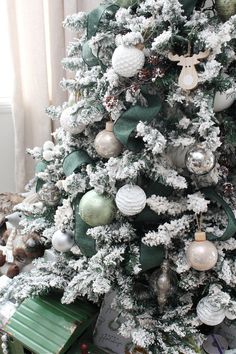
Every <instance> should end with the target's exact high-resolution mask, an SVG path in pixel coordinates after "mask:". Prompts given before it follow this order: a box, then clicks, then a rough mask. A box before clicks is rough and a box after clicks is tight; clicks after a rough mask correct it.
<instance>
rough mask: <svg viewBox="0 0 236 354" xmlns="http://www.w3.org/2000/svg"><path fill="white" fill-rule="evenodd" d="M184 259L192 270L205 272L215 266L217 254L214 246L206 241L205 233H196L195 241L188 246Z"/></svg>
mask: <svg viewBox="0 0 236 354" xmlns="http://www.w3.org/2000/svg"><path fill="white" fill-rule="evenodd" d="M186 257H187V261H188V263H189V265H190V266H191V267H192V268H193V269H196V270H199V271H206V270H209V269H211V268H213V267H214V266H215V265H216V262H217V259H218V252H217V249H216V247H215V245H214V244H213V243H212V242H210V241H207V240H206V233H205V232H196V233H195V241H193V242H192V243H191V244H190V245H189V247H188V249H187V251H186Z"/></svg>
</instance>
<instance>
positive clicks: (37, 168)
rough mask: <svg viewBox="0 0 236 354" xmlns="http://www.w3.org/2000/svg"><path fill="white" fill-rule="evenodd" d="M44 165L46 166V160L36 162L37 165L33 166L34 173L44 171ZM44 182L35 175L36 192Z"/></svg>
mask: <svg viewBox="0 0 236 354" xmlns="http://www.w3.org/2000/svg"><path fill="white" fill-rule="evenodd" d="M46 167H47V164H46V162H43V161H40V162H38V163H37V165H36V166H35V173H36V174H37V173H40V172H44V171H45V169H46ZM44 183H45V182H44V181H43V180H42V179H41V178H38V177H37V179H36V186H35V190H36V192H38V191H39V190H40V189H41V188H42V186H43V185H44Z"/></svg>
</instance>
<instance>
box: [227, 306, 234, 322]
mask: <svg viewBox="0 0 236 354" xmlns="http://www.w3.org/2000/svg"><path fill="white" fill-rule="evenodd" d="M225 317H227V318H228V319H229V320H230V321H233V320H235V319H236V315H235V314H234V313H233V312H231V311H229V310H228V309H226V310H225Z"/></svg>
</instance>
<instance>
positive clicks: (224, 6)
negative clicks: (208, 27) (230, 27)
mask: <svg viewBox="0 0 236 354" xmlns="http://www.w3.org/2000/svg"><path fill="white" fill-rule="evenodd" d="M215 6H216V11H217V14H218V15H219V17H220V18H221V19H222V20H224V21H227V20H228V19H229V18H230V17H231V16H233V15H235V14H236V1H235V0H216V1H215Z"/></svg>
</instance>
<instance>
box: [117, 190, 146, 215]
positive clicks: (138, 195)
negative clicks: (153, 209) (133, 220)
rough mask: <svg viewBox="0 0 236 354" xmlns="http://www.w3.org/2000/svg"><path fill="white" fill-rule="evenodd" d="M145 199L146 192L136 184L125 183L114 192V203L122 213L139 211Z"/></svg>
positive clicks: (128, 213) (134, 213)
mask: <svg viewBox="0 0 236 354" xmlns="http://www.w3.org/2000/svg"><path fill="white" fill-rule="evenodd" d="M146 201H147V197H146V194H145V192H144V190H143V189H142V188H140V187H139V186H137V185H134V186H133V185H132V184H125V185H124V186H123V187H121V188H120V189H119V190H118V192H117V194H116V205H117V208H118V209H119V210H120V211H121V213H122V214H124V215H127V216H132V215H136V214H139V213H141V211H142V210H143V209H144V208H145V205H146Z"/></svg>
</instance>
